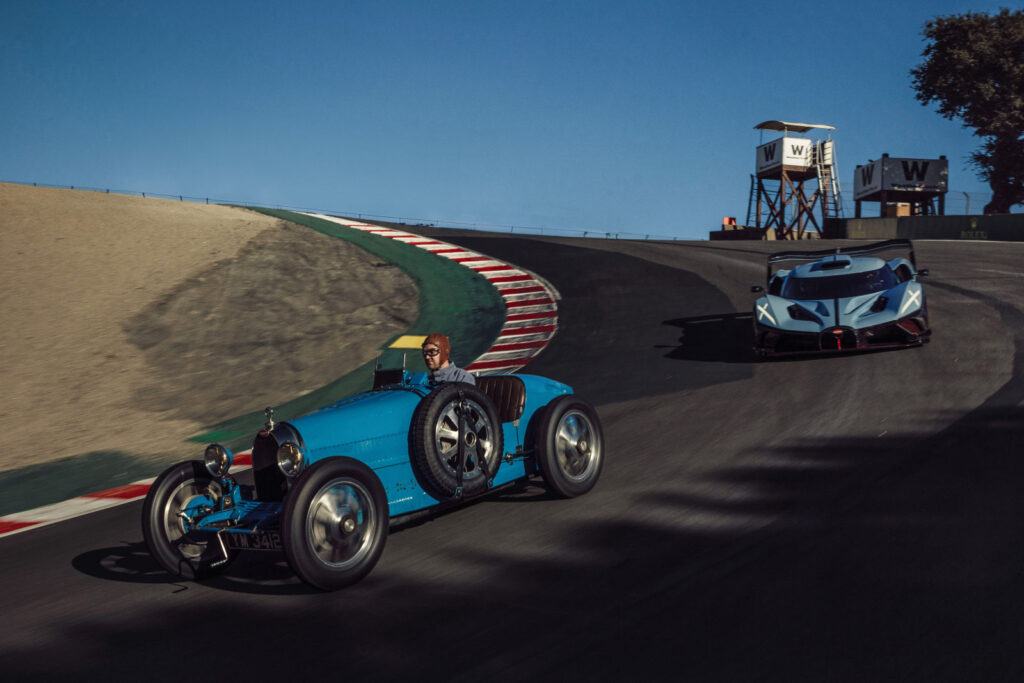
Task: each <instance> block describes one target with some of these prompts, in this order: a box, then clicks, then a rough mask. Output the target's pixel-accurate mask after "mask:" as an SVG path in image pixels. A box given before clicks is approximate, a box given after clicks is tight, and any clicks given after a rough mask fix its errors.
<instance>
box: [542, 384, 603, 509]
mask: <svg viewBox="0 0 1024 683" xmlns="http://www.w3.org/2000/svg"><path fill="white" fill-rule="evenodd" d="M537 459H538V461H539V464H540V470H541V473H542V474H543V475H544V481H545V482H546V483H547V485H548V487H549V488H550V489H551V490H552V491H554V492H555V493H557V494H558V495H560V496H563V497H565V498H573V497H575V496H579V495H582V494H584V493H586V492H587V491H589V490H590V489H592V488H594V485H595V484H597V480H598V478H599V477H600V476H601V468H602V467H603V465H604V433H603V432H602V430H601V421H600V419H598V417H597V412H596V411H595V410H594V408H593V407H592V406H591V405H590V404H589V403H587V402H586V401H584V400H582V399H580V398H577V397H576V396H575V395H574V394H566V395H565V396H559V397H558V398H556V399H555V400H553V401H551V403H549V404H548V405H547V407H546V408H545V409H544V414H543V416H542V417H541V422H540V426H539V429H538V430H537Z"/></svg>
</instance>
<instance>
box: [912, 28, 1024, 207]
mask: <svg viewBox="0 0 1024 683" xmlns="http://www.w3.org/2000/svg"><path fill="white" fill-rule="evenodd" d="M922 34H923V35H924V37H925V39H926V40H927V41H929V42H928V44H927V45H926V47H925V49H924V52H923V53H922V56H923V57H924V63H923V64H921V65H920V66H918V67H917V68H915V69H912V70H911V71H910V75H911V76H913V78H914V82H913V87H914V89H915V90H916V91H917V94H916V98H917V99H918V100H920V101H921V104H922V105H925V106H927V105H928V104H930V103H932V102H937V103H938V111H939V113H940V114H941V115H942V116H944V117H945V118H947V119H950V120H953V119H961V120H962V121H963V125H964V127H965V128H973V129H974V134H975V135H977V136H978V137H980V138H982V139H983V143H982V145H981V148H980V149H979V150H978V151H977V152H975V153H974V154H972V155H971V163H972V164H973V165H974V167H975V168H976V169H977V170H978V175H979V176H980V177H981V178H982V179H983V180H985V181H986V182H987V183H988V184H989V186H990V187H991V188H992V201H991V202H989V203H988V204H987V205H986V206H985V213H1009V211H1010V207H1011V206H1014V205H1015V204H1021V203H1024V10H1016V11H1013V12H1011V11H1010V10H1008V9H1002V10H1000V11H999V13H998V14H995V15H990V14H985V13H976V12H968V13H966V14H954V15H950V16H946V17H936V18H935V19H932V20H931V21H929V22H928V23H926V24H925V26H924V30H923V31H922Z"/></svg>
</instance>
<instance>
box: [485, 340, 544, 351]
mask: <svg viewBox="0 0 1024 683" xmlns="http://www.w3.org/2000/svg"><path fill="white" fill-rule="evenodd" d="M547 345H548V342H547V341H546V340H544V339H541V340H540V341H530V342H517V343H515V344H495V345H494V346H492V347H491V348H489V349H487V353H491V352H494V351H518V350H519V349H539V348H543V347H545V346H547Z"/></svg>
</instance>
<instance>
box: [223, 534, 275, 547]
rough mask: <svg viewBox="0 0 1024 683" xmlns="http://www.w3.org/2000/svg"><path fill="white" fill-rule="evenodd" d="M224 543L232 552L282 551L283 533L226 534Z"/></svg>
mask: <svg viewBox="0 0 1024 683" xmlns="http://www.w3.org/2000/svg"><path fill="white" fill-rule="evenodd" d="M223 536H224V543H226V544H227V546H228V547H229V548H231V549H232V550H281V549H282V547H281V532H279V531H251V532H249V533H245V534H242V533H238V532H234V533H232V532H230V531H228V532H225V533H224V534H223Z"/></svg>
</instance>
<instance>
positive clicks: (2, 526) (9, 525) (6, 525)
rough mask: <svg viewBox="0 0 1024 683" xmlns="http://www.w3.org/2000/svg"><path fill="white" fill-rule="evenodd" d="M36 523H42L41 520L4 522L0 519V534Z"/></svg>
mask: <svg viewBox="0 0 1024 683" xmlns="http://www.w3.org/2000/svg"><path fill="white" fill-rule="evenodd" d="M36 524H42V522H5V521H4V520H2V519H0V535H3V534H7V533H10V532H12V531H17V530H18V529H24V528H25V527H27V526H35V525H36Z"/></svg>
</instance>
